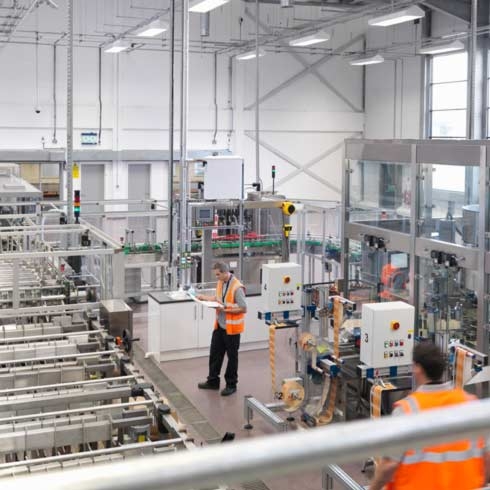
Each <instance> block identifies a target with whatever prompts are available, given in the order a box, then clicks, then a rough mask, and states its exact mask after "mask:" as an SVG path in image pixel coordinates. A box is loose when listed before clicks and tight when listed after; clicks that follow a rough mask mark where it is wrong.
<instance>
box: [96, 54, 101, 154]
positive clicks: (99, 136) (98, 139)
mask: <svg viewBox="0 0 490 490" xmlns="http://www.w3.org/2000/svg"><path fill="white" fill-rule="evenodd" d="M98 90H99V134H98V137H97V143H98V144H99V145H100V142H101V140H102V48H99V87H98Z"/></svg>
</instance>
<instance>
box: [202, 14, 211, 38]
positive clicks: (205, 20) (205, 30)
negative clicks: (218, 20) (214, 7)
mask: <svg viewBox="0 0 490 490" xmlns="http://www.w3.org/2000/svg"><path fill="white" fill-rule="evenodd" d="M200 20H201V37H207V36H209V24H210V22H209V20H210V13H209V12H205V13H203V14H201V19H200Z"/></svg>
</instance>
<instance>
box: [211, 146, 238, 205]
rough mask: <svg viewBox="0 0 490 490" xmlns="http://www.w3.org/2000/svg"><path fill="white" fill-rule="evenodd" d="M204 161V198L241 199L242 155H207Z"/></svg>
mask: <svg viewBox="0 0 490 490" xmlns="http://www.w3.org/2000/svg"><path fill="white" fill-rule="evenodd" d="M205 162H206V163H205V165H204V199H206V200H207V199H243V197H244V187H243V178H244V177H243V175H244V164H243V158H242V157H239V156H231V155H230V156H214V157H211V156H209V157H206V158H205Z"/></svg>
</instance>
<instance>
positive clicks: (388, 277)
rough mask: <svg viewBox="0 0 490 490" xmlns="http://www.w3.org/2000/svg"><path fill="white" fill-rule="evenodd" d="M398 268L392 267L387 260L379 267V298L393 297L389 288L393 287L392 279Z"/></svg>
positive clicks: (390, 298) (389, 298)
mask: <svg viewBox="0 0 490 490" xmlns="http://www.w3.org/2000/svg"><path fill="white" fill-rule="evenodd" d="M399 270H400V269H398V267H393V266H392V265H391V264H390V263H389V262H388V263H387V264H385V265H384V266H383V268H382V269H381V283H382V284H383V291H381V292H380V293H379V296H380V297H381V298H384V299H388V300H392V299H393V296H392V295H391V294H390V291H389V290H390V289H392V288H393V279H394V278H395V276H396V274H397V273H398V272H399Z"/></svg>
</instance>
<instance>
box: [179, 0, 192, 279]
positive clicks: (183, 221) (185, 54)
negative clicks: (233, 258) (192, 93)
mask: <svg viewBox="0 0 490 490" xmlns="http://www.w3.org/2000/svg"><path fill="white" fill-rule="evenodd" d="M181 78H182V87H181V94H180V126H181V128H180V169H181V173H180V180H181V182H180V252H181V258H182V257H183V256H184V255H185V254H186V253H187V252H190V244H189V239H188V236H189V234H188V232H189V230H188V228H189V227H188V217H187V197H188V194H189V189H188V180H189V177H188V162H187V124H188V120H189V108H188V99H189V0H183V2H182V71H181ZM188 265H189V264H186V265H185V266H184V268H183V270H182V275H181V284H182V285H184V286H187V285H189V284H190V274H189V272H190V269H189V267H188Z"/></svg>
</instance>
